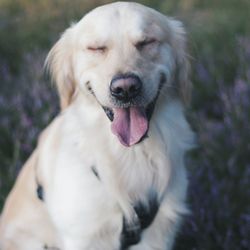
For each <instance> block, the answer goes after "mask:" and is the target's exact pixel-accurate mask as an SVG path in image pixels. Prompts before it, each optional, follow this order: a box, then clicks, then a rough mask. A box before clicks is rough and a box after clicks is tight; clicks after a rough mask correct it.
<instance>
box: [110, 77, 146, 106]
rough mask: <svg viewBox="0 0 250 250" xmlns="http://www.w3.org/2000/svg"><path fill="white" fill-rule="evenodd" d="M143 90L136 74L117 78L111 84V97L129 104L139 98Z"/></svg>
mask: <svg viewBox="0 0 250 250" xmlns="http://www.w3.org/2000/svg"><path fill="white" fill-rule="evenodd" d="M141 88H142V82H141V80H140V78H139V77H138V76H137V75H135V74H124V75H118V76H115V77H114V78H113V79H112V81H111V83H110V93H111V95H112V96H113V97H115V98H117V99H118V100H120V101H123V102H128V101H130V100H131V99H133V98H135V97H136V96H138V95H139V93H140V91H141Z"/></svg>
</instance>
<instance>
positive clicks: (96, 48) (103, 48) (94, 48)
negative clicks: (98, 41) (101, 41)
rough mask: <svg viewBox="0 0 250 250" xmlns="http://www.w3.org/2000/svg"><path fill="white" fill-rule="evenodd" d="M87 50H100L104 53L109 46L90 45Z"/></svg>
mask: <svg viewBox="0 0 250 250" xmlns="http://www.w3.org/2000/svg"><path fill="white" fill-rule="evenodd" d="M87 50H89V51H91V52H100V53H104V52H105V51H106V50H107V47H105V46H98V47H95V46H88V47H87Z"/></svg>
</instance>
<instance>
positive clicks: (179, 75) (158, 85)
mask: <svg viewBox="0 0 250 250" xmlns="http://www.w3.org/2000/svg"><path fill="white" fill-rule="evenodd" d="M186 47H187V46H186V35H185V30H184V28H183V26H182V24H181V22H180V21H177V20H175V19H172V18H170V17H166V16H164V15H163V14H161V13H159V12H157V11H155V10H153V9H151V8H149V7H145V6H143V5H140V4H137V3H132V2H116V3H112V4H107V5H104V6H101V7H98V8H96V9H94V10H93V11H91V12H89V13H88V14H86V15H85V16H84V17H83V18H82V19H81V20H80V21H79V22H78V23H76V24H73V25H72V26H71V27H69V28H68V29H67V30H66V31H65V32H64V33H63V35H62V36H61V38H60V39H59V41H58V42H57V43H56V44H55V45H54V47H53V48H52V50H51V51H50V52H49V54H48V57H47V60H46V66H47V68H48V70H49V72H50V73H51V75H52V79H53V80H54V82H55V83H56V85H57V89H58V93H59V97H60V104H61V112H60V114H59V115H58V116H57V117H56V118H55V119H54V120H53V121H52V123H51V124H50V125H49V126H48V127H47V128H46V129H45V130H44V131H43V132H42V133H41V135H40V137H39V140H38V144H37V147H36V149H35V150H34V152H33V153H32V155H31V157H30V158H29V159H28V161H27V163H26V164H25V165H24V167H23V168H22V170H21V173H20V174H19V177H18V179H17V181H16V183H15V185H14V188H13V190H12V191H11V193H10V195H9V196H8V198H7V200H6V203H5V206H4V209H3V212H2V215H1V224H0V248H1V250H42V249H60V250H119V249H120V250H125V249H129V250H170V249H172V248H173V244H174V239H175V236H176V233H177V231H178V228H179V227H180V224H181V221H182V218H183V215H185V214H186V213H187V212H188V209H187V207H186V205H185V199H186V191H187V185H188V181H187V176H186V170H185V163H184V156H185V153H186V152H187V150H189V149H191V148H192V146H193V144H194V133H193V132H192V130H191V128H190V126H189V124H188V122H187V120H186V118H185V108H186V106H187V105H188V102H189V99H190V92H191V83H190V81H189V60H188V55H187V49H186Z"/></svg>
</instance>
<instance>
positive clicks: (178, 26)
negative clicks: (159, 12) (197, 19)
mask: <svg viewBox="0 0 250 250" xmlns="http://www.w3.org/2000/svg"><path fill="white" fill-rule="evenodd" d="M168 21H169V28H170V31H171V32H170V33H171V34H172V38H171V45H172V47H173V48H174V51H175V60H176V79H175V81H176V83H175V84H177V87H178V94H179V96H180V97H181V99H182V101H183V102H184V103H185V104H188V103H189V102H190V99H191V90H192V83H191V81H190V79H189V71H190V64H189V60H188V53H187V44H186V43H187V42H186V32H185V29H184V27H183V25H182V23H181V22H180V21H177V20H174V19H169V20H168Z"/></svg>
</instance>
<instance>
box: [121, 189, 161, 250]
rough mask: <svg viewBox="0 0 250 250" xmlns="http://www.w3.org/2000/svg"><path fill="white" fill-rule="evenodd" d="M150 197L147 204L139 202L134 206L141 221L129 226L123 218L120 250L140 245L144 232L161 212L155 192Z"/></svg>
mask: <svg viewBox="0 0 250 250" xmlns="http://www.w3.org/2000/svg"><path fill="white" fill-rule="evenodd" d="M148 197H149V198H148V201H147V202H142V201H139V202H137V203H136V204H135V205H134V211H135V213H136V215H137V217H138V219H139V220H138V221H137V222H136V223H135V224H132V225H131V224H128V223H127V222H126V220H125V219H124V218H123V230H122V234H121V249H120V250H126V249H128V247H130V246H131V245H136V244H138V243H139V242H140V240H141V234H142V232H143V230H144V229H146V228H148V227H149V226H150V225H151V224H152V222H153V221H154V219H155V216H156V214H157V212H158V210H159V201H158V198H157V195H156V193H154V192H151V193H150V194H149V196H148Z"/></svg>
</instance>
